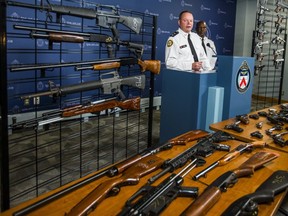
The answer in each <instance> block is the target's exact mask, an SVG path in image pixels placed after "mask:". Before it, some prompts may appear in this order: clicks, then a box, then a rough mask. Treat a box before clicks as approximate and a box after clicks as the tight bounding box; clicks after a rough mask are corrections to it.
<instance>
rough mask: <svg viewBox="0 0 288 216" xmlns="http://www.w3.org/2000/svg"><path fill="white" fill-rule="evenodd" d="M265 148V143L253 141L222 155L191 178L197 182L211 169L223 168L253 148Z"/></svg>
mask: <svg viewBox="0 0 288 216" xmlns="http://www.w3.org/2000/svg"><path fill="white" fill-rule="evenodd" d="M265 146H266V143H265V142H260V141H255V142H253V143H245V144H241V145H239V146H238V147H236V149H234V150H233V151H231V152H229V153H228V154H226V155H224V157H222V158H221V159H220V160H218V161H216V162H215V163H213V164H211V165H210V166H208V167H207V168H205V169H204V170H202V171H201V172H199V173H198V174H196V175H195V176H193V178H192V179H193V180H195V181H196V180H198V179H199V178H201V177H204V176H206V174H207V173H208V172H210V171H211V170H212V169H214V168H216V167H218V166H224V165H226V164H227V163H229V162H230V161H232V160H234V159H235V158H237V157H238V156H240V155H241V154H243V153H244V152H251V151H252V150H253V149H254V148H264V147H265Z"/></svg>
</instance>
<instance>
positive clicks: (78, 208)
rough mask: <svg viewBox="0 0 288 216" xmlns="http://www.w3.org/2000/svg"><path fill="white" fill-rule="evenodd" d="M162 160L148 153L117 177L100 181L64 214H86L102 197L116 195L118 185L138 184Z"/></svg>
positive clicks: (78, 215)
mask: <svg viewBox="0 0 288 216" xmlns="http://www.w3.org/2000/svg"><path fill="white" fill-rule="evenodd" d="M163 161H164V160H163V159H162V158H159V157H157V156H156V155H149V156H148V157H145V158H143V159H141V160H140V161H138V162H137V163H136V164H134V165H132V166H131V167H129V168H128V169H127V170H125V171H124V172H123V174H122V175H121V176H120V177H119V178H112V179H108V180H107V181H104V182H102V183H101V184H100V185H98V186H97V187H96V188H95V189H93V190H92V191H91V192H90V193H89V194H88V195H87V196H85V197H84V198H83V199H82V200H81V201H80V202H79V203H78V204H76V205H75V206H74V207H73V208H72V209H71V210H70V211H69V212H68V213H67V214H65V215H66V216H80V215H88V214H89V213H91V212H92V211H93V210H95V208H96V207H97V206H98V205H99V203H100V202H102V201H103V200H104V199H106V198H107V197H109V196H115V195H117V194H118V193H119V192H120V187H122V186H128V185H136V184H138V183H139V181H140V178H141V177H143V176H145V175H147V174H149V173H151V172H153V171H154V170H156V169H158V168H159V167H160V166H161V164H162V163H163Z"/></svg>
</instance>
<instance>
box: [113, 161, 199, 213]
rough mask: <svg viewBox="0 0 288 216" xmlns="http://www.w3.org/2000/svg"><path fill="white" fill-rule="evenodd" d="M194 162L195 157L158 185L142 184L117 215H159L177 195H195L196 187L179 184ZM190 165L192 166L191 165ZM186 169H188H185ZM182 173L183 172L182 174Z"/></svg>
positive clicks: (196, 193) (194, 164)
mask: <svg viewBox="0 0 288 216" xmlns="http://www.w3.org/2000/svg"><path fill="white" fill-rule="evenodd" d="M196 163H197V159H194V160H193V161H192V162H190V163H189V164H188V165H187V166H186V167H185V168H183V169H182V170H181V171H180V172H179V173H177V174H175V173H172V174H171V175H170V176H168V177H167V178H166V179H165V180H163V181H162V182H161V183H160V184H159V185H158V186H151V185H149V184H147V185H144V186H143V187H141V188H140V189H139V190H138V191H137V192H136V193H135V194H133V195H132V197H131V198H129V199H128V200H127V202H126V204H125V207H124V209H123V210H122V211H121V212H120V213H119V214H117V215H118V216H128V215H136V214H137V215H159V214H160V213H161V212H162V211H163V210H164V209H165V208H166V207H167V206H168V205H169V204H170V203H171V202H172V201H173V200H174V199H176V198H177V197H178V196H181V197H194V198H195V197H197V195H198V188H197V187H182V186H181V185H182V184H183V181H184V179H183V178H184V176H186V175H187V174H188V173H189V172H190V171H191V170H192V169H193V168H194V167H195V166H196ZM191 165H193V166H192V167H191ZM187 169H188V171H186V170H187ZM184 172H185V173H184ZM182 173H184V174H183V175H182ZM181 175H182V176H181ZM140 195H143V196H142V197H141V198H139V199H138V200H137V201H136V202H133V201H134V200H135V199H136V198H138V197H139V196H140ZM132 202H133V203H132Z"/></svg>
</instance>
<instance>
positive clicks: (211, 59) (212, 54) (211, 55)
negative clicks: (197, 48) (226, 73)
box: [200, 36, 217, 69]
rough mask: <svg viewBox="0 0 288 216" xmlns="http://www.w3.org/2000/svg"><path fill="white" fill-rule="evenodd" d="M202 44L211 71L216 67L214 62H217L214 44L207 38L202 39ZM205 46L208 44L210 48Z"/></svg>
mask: <svg viewBox="0 0 288 216" xmlns="http://www.w3.org/2000/svg"><path fill="white" fill-rule="evenodd" d="M200 39H201V38H200ZM204 44H205V47H206V50H207V57H208V59H209V63H210V66H211V69H214V68H215V65H216V61H217V51H216V46H215V44H214V42H213V41H212V40H210V39H209V38H207V37H206V36H205V37H204ZM207 44H209V45H210V47H209V46H207Z"/></svg>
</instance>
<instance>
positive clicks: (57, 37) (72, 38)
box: [14, 25, 144, 58]
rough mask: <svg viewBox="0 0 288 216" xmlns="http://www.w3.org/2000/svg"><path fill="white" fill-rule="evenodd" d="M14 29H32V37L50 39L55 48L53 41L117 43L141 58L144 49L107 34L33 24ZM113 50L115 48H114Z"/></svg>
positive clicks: (141, 45)
mask: <svg viewBox="0 0 288 216" xmlns="http://www.w3.org/2000/svg"><path fill="white" fill-rule="evenodd" d="M14 29H20V30H28V31H30V37H31V38H36V39H37V38H41V39H47V40H48V41H49V49H52V48H53V43H60V42H69V43H84V42H98V43H105V44H110V45H111V44H115V45H117V46H119V45H121V46H126V47H127V48H128V49H129V50H130V51H131V52H132V53H134V54H135V55H136V56H137V58H140V57H141V56H142V54H143V49H144V45H143V44H138V43H133V42H130V41H121V40H119V39H117V38H116V39H115V38H113V37H111V36H110V35H107V34H100V33H83V32H73V31H60V30H54V29H44V28H34V27H31V26H21V25H14ZM43 32H44V33H43ZM112 51H114V50H113V49H112ZM110 55H111V54H110Z"/></svg>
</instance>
